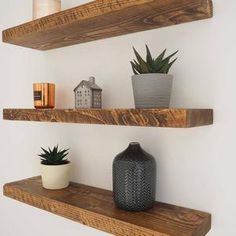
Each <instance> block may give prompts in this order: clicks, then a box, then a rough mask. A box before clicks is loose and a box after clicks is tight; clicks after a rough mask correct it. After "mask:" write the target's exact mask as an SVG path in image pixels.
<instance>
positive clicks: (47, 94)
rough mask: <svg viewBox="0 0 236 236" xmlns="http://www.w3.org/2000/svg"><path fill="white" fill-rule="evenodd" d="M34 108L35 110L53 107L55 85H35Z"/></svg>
mask: <svg viewBox="0 0 236 236" xmlns="http://www.w3.org/2000/svg"><path fill="white" fill-rule="evenodd" d="M33 89H34V107H35V108H36V109H46V108H54V107H55V84H50V83H35V84H33Z"/></svg>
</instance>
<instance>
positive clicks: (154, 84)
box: [132, 73, 173, 108]
mask: <svg viewBox="0 0 236 236" xmlns="http://www.w3.org/2000/svg"><path fill="white" fill-rule="evenodd" d="M172 83H173V76H172V75H168V74H158V73H157V74H140V75H133V76H132V85H133V92H134V101H135V108H168V107H169V105H170V97H171V90H172Z"/></svg>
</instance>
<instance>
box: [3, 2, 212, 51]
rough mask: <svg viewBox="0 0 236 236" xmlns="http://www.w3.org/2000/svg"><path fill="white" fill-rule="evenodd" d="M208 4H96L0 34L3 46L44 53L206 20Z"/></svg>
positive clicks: (88, 4) (63, 12) (83, 6)
mask: <svg viewBox="0 0 236 236" xmlns="http://www.w3.org/2000/svg"><path fill="white" fill-rule="evenodd" d="M212 9H213V7H212V1H211V0H158V1H157V0H97V1H92V2H90V3H87V4H84V5H81V6H78V7H75V8H71V9H68V10H65V11H61V12H59V13H56V14H52V15H49V16H46V17H43V18H40V19H37V20H34V21H31V22H28V23H25V24H22V25H19V26H16V27H13V28H10V29H7V30H5V31H3V33H2V38H3V42H6V43H11V44H15V45H19V46H23V47H28V48H34V49H39V50H48V49H53V48H60V47H64V46H70V45H74V44H78V43H84V42H89V41H94V40H98V39H104V38H109V37H114V36H119V35H124V34H129V33H134V32H139V31H144V30H150V29H155V28H160V27H165V26H171V25H176V24H180V23H185V22H191V21H196V20H202V19H206V18H210V17H212V15H213V13H212V12H213V11H212Z"/></svg>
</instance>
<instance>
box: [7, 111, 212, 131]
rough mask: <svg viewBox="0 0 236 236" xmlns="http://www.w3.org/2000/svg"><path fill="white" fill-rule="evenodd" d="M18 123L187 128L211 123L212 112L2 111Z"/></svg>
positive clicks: (9, 118) (8, 118)
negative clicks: (36, 122)
mask: <svg viewBox="0 0 236 236" xmlns="http://www.w3.org/2000/svg"><path fill="white" fill-rule="evenodd" d="M3 119H5V120H18V121H38V122H62V123H79V124H100V125H122V126H143V127H170V128H190V127H197V126H204V125H211V124H213V110H212V109H60V110H59V109H47V110H36V109H4V110H3Z"/></svg>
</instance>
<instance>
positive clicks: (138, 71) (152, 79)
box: [131, 45, 178, 108]
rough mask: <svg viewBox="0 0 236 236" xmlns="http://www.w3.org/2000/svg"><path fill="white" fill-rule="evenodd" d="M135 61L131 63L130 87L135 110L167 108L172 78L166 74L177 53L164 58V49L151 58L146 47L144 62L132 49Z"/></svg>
mask: <svg viewBox="0 0 236 236" xmlns="http://www.w3.org/2000/svg"><path fill="white" fill-rule="evenodd" d="M133 50H134V54H135V56H136V59H134V60H133V61H131V65H132V69H133V72H134V75H133V76H132V85H133V92H134V100H135V107H136V108H167V107H169V104H170V97H171V89H172V83H173V76H172V75H170V74H168V73H169V70H170V68H171V66H172V65H173V64H174V63H175V61H176V60H177V58H175V59H174V60H172V61H171V59H172V57H173V56H174V55H176V54H177V52H178V51H176V52H174V53H173V54H171V55H169V56H167V57H165V54H166V49H165V50H164V51H163V52H162V53H161V54H160V55H159V56H158V57H157V58H153V57H152V55H151V52H150V50H149V48H148V46H147V45H146V60H144V59H143V58H142V57H141V56H140V54H139V53H138V52H137V51H136V49H135V48H133Z"/></svg>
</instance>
